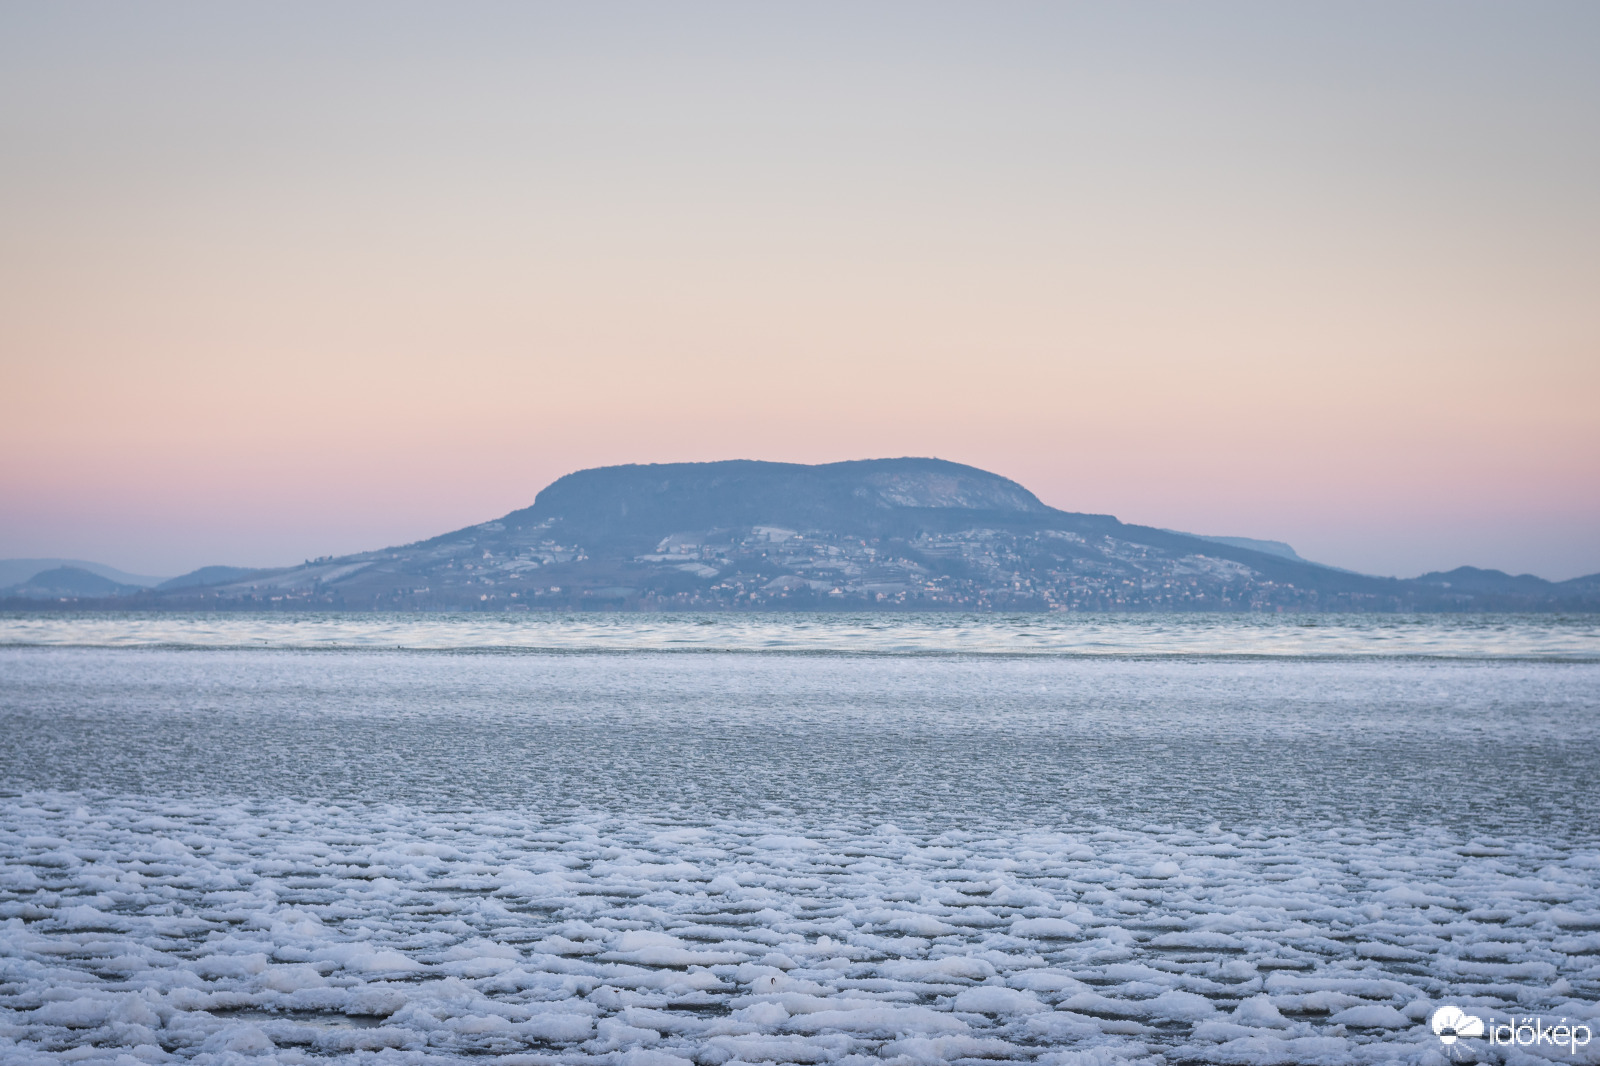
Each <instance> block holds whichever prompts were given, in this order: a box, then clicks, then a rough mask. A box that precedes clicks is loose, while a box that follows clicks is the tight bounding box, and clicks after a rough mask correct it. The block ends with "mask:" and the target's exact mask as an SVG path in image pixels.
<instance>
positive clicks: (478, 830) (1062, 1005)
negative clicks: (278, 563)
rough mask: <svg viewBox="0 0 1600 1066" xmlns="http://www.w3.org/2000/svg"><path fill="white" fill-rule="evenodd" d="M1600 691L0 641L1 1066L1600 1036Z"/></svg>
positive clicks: (644, 1061)
mask: <svg viewBox="0 0 1600 1066" xmlns="http://www.w3.org/2000/svg"><path fill="white" fill-rule="evenodd" d="M1596 647H1597V637H1596V626H1595V623H1594V621H1593V620H1591V619H1557V618H1522V617H1499V618H1495V617H1483V618H1381V617H1379V618H1367V617H1346V618H1323V617H1308V618H1288V617H1280V616H1273V617H1268V618H1221V617H1217V618H1189V619H1171V618H1134V619H1084V618H1042V619H1041V618H1024V617H1019V618H952V617H887V618H885V617H881V616H872V617H864V616H857V617H837V618H835V617H825V616H815V617H805V618H800V619H784V618H779V617H772V616H767V617H755V616H732V617H726V616H719V617H650V616H637V615H635V616H605V617H592V616H586V617H582V618H572V619H561V618H550V617H542V618H536V617H521V618H512V619H502V618H493V619H484V618H477V617H466V618H460V619H451V618H440V617H433V616H430V617H412V616H406V617H384V616H331V617H308V618H303V619H297V618H291V617H284V616H277V615H273V616H209V617H167V616H133V617H117V616H104V615H101V616H83V617H68V616H47V615H40V616H33V617H23V616H14V617H10V618H6V619H0V736H3V737H4V743H3V744H0V1061H5V1062H8V1063H9V1062H13V1061H15V1062H33V1061H38V1062H47V1061H50V1062H54V1061H59V1059H60V1057H61V1056H70V1057H71V1058H72V1059H74V1060H80V1061H105V1062H108V1063H110V1062H123V1063H127V1064H131V1063H133V1062H160V1061H194V1062H201V1063H213V1062H214V1063H224V1062H228V1063H234V1062H263V1061H274V1060H275V1061H280V1062H286V1063H287V1062H320V1061H327V1060H329V1059H340V1060H344V1059H347V1060H350V1061H362V1060H368V1059H370V1060H371V1061H373V1062H380V1061H383V1062H388V1061H395V1062H410V1061H415V1062H424V1061H458V1060H459V1061H466V1060H468V1059H472V1060H474V1061H476V1059H477V1058H478V1057H480V1056H482V1055H484V1054H495V1055H501V1056H506V1057H509V1058H510V1061H513V1062H516V1061H520V1062H524V1063H541V1064H544V1063H574V1064H576V1063H585V1062H595V1063H601V1064H604V1066H684V1064H687V1063H690V1062H693V1063H696V1064H699V1066H723V1064H726V1063H733V1062H763V1061H765V1062H802V1063H824V1062H839V1063H845V1064H848V1066H866V1064H868V1063H883V1062H891V1061H892V1062H896V1063H898V1064H901V1066H912V1064H917V1063H932V1062H945V1061H963V1062H971V1063H974V1064H976V1063H978V1062H994V1061H1018V1062H1039V1063H1042V1064H1044V1066H1068V1064H1070V1063H1112V1062H1120V1061H1129V1062H1149V1063H1161V1062H1166V1063H1171V1062H1217V1063H1297V1062H1309V1063H1317V1062H1326V1063H1345V1062H1351V1063H1355V1062H1361V1063H1368V1062H1376V1061H1399V1062H1415V1063H1424V1062H1437V1061H1443V1060H1441V1059H1440V1057H1439V1056H1440V1055H1441V1054H1442V1053H1443V1045H1442V1044H1441V1042H1440V1041H1439V1040H1438V1039H1437V1038H1436V1037H1434V1036H1433V1034H1432V1033H1431V1032H1430V1031H1429V1030H1428V1028H1427V1024H1426V1022H1427V1019H1428V1018H1429V1017H1430V1015H1431V1012H1432V1010H1433V1009H1434V1008H1436V1007H1437V1006H1439V1005H1440V1004H1443V1003H1447V1002H1448V1003H1454V1004H1458V1005H1463V1006H1465V1007H1468V1008H1470V1009H1472V1010H1475V1011H1477V1012H1478V1013H1480V1014H1482V1015H1484V1016H1485V1017H1490V1016H1499V1017H1505V1016H1508V1015H1509V1014H1510V1013H1513V1012H1521V1013H1523V1014H1527V1013H1529V1012H1532V1013H1537V1014H1539V1015H1540V1016H1545V1015H1549V1016H1551V1017H1552V1018H1554V1017H1566V1018H1567V1019H1568V1020H1569V1022H1570V1021H1572V1020H1574V1019H1578V1020H1582V1019H1588V1020H1589V1022H1590V1023H1597V1022H1600V1019H1597V1018H1596V1017H1595V1015H1596V1009H1595V1003H1596V1000H1597V999H1600V831H1597V826H1600V788H1597V787H1596V786H1595V781H1596V780H1597V771H1600V654H1597V653H1596ZM685 651H690V652H694V654H683V652H685ZM1496 1012H1498V1014H1496ZM1457 1050H1458V1051H1463V1050H1464V1051H1470V1052H1471V1053H1472V1054H1473V1055H1476V1056H1478V1057H1479V1058H1483V1057H1492V1056H1494V1055H1496V1054H1498V1052H1496V1051H1495V1050H1494V1049H1491V1048H1489V1047H1487V1046H1486V1045H1484V1044H1483V1043H1482V1041H1478V1042H1476V1043H1475V1044H1469V1043H1467V1042H1463V1043H1462V1044H1460V1045H1458V1046H1457ZM119 1056H127V1058H126V1059H119ZM1459 1057H1460V1056H1458V1058H1459ZM1559 1061H1569V1062H1570V1061H1579V1062H1596V1061H1600V1048H1594V1046H1593V1045H1591V1048H1590V1049H1588V1050H1584V1051H1582V1052H1581V1053H1579V1054H1576V1055H1568V1056H1566V1057H1564V1058H1561V1059H1559Z"/></svg>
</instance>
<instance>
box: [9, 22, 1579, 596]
mask: <svg viewBox="0 0 1600 1066" xmlns="http://www.w3.org/2000/svg"><path fill="white" fill-rule="evenodd" d="M76 10H77V13H75V14H74V13H70V12H69V13H63V10H62V9H50V8H47V7H40V8H29V9H22V8H17V7H13V8H9V9H6V10H5V11H3V12H0V162H4V164H5V165H4V166H3V167H0V384H3V386H4V395H5V397H6V400H7V402H6V417H5V418H4V419H3V420H0V498H3V499H4V500H5V504H4V507H3V509H0V557H19V556H30V557H31V556H67V557H79V558H89V559H94V560H97V561H101V562H105V563H108V564H111V565H114V566H118V567H122V568H124V569H127V570H130V571H133V572H143V573H157V574H172V573H178V572H182V571H184V570H188V569H192V568H194V567H197V566H201V565H206V564H210V563H230V564H241V565H274V564H283V563H289V562H295V561H298V560H299V559H301V558H305V557H309V556H316V555H324V554H342V553H344V552H349V551H357V550H363V549H370V548H377V547H381V546H384V545H387V544H392V543H400V542H405V541H409V540H414V539H418V538H421V537H425V536H430V535H433V534H436V533H440V532H444V531H446V530H449V529H453V528H457V527H460V526H462V525H466V524H469V523H473V522H478V521H484V520H487V519H489V518H492V517H496V516H498V515H500V514H503V513H505V512H507V511H509V510H512V509H514V508H517V507H521V506H526V505H527V504H528V503H531V502H532V499H533V496H534V494H535V493H536V492H537V491H538V489H539V488H541V487H543V485H545V484H547V483H548V482H549V481H551V480H553V479H554V478H556V477H558V476H560V475H562V474H564V473H567V472H570V471H572V470H575V469H579V468H583V467H590V466H597V465H604V464H609V463H619V462H672V461H686V460H708V459H722V458H759V459H776V460H784V461H794V462H829V461H835V460H840V459H851V458H864V457H872V456H893V455H935V456H939V457H941V458H945V459H951V460H955V461H958V462H966V463H971V464H973V465H976V466H980V467H983V468H985V469H989V470H992V471H994V472H996V473H999V474H1003V475H1005V476H1007V477H1011V478H1014V479H1016V480H1018V481H1020V482H1021V483H1022V484H1024V485H1026V486H1027V487H1028V488H1030V489H1032V490H1033V491H1035V492H1036V493H1038V494H1039V496H1040V497H1041V498H1043V499H1044V500H1045V501H1046V502H1047V503H1050V504H1053V505H1055V506H1058V507H1062V508H1064V509H1067V510H1078V511H1092V512H1097V513H1111V514H1115V515H1117V516H1118V517H1119V518H1122V519H1123V520H1125V521H1131V522H1140V523H1144V524H1150V525H1158V526H1163V527H1167V528H1176V529H1186V530H1190V531H1194V532H1200V533H1208V534H1220V535H1235V536H1254V537H1263V538H1271V539H1281V540H1286V541H1289V542H1290V543H1292V544H1293V545H1294V546H1295V548H1296V549H1298V550H1299V551H1300V553H1301V554H1302V555H1305V556H1306V557H1308V558H1312V559H1316V560H1319V561H1323V562H1327V563H1331V564H1334V565H1340V566H1345V567H1349V568H1352V569H1358V570H1363V571H1366V572H1372V573H1384V574H1400V575H1412V574H1416V573H1421V572H1423V571H1426V570H1433V569H1448V568H1450V567H1453V566H1457V565H1461V564H1472V565H1479V566H1490V567H1498V568H1501V569H1506V570H1509V571H1512V572H1523V571H1531V572H1533V573H1537V574H1540V575H1541V576H1545V577H1550V578H1555V579H1560V578H1566V577H1572V576H1577V575H1579V574H1585V573H1592V572H1595V571H1600V491H1597V490H1600V414H1597V412H1600V403H1597V401H1600V310H1597V305H1600V301H1597V300H1596V299H1595V296H1594V294H1595V293H1596V292H1600V252H1597V251H1596V249H1597V248H1600V240H1597V238H1600V204H1597V198H1596V197H1595V196H1594V195H1593V190H1594V189H1595V188H1600V136H1597V134H1600V73H1597V72H1596V69H1595V64H1593V63H1592V55H1593V46H1594V45H1596V44H1600V39H1597V29H1600V15H1596V14H1595V13H1594V9H1592V8H1585V7H1583V6H1581V5H1568V4H1549V5H1544V6H1536V7H1534V8H1529V9H1522V11H1521V12H1517V11H1508V10H1506V9H1503V8H1496V7H1492V6H1487V5H1484V6H1480V5H1474V4H1467V5H1434V4H1417V5H1409V6H1402V7H1399V8H1380V7H1377V6H1372V7H1355V8H1352V7H1335V6H1332V5H1328V6H1320V7H1311V6H1308V7H1304V8H1300V9H1297V11H1295V12H1286V11H1283V10H1280V9H1276V8H1273V7H1270V6H1266V5H1221V6H1218V7H1216V8H1213V9H1211V10H1210V11H1209V12H1207V13H1200V12H1197V11H1194V10H1188V9H1172V8H1144V7H1137V6H1132V5H1129V6H1126V7H1120V8H1116V9H1076V8H1074V9H1071V10H1070V11H1065V10H1064V9H1057V8H1053V7H1029V6H1020V7H1017V8H1014V9H1010V10H1008V11H1006V12H1004V13H1003V14H996V13H994V12H992V11H991V12H988V13H985V12H982V11H980V10H977V9H965V8H954V7H951V8H947V7H918V8H912V7H897V6H892V5H885V6H883V7H878V8H873V9H871V13H870V14H869V15H860V14H852V12H854V11H856V10H857V9H851V8H845V7H826V6H824V7H814V8H808V9H804V10H803V11H802V9H776V8H772V9H763V11H761V12H752V11H748V10H744V9H737V8H732V7H711V6H692V7H690V8H685V9H681V11H680V13H679V15H678V16H676V17H667V16H665V15H663V14H662V13H660V12H659V11H657V10H655V9H649V8H629V9H627V11H626V16H627V17H626V18H624V17H623V12H622V9H619V8H605V9H595V8H589V9H583V8H576V7H574V8H554V7H539V8H522V7H500V6H498V5H473V6H470V7H464V8H456V9H453V10H449V11H447V10H446V9H442V8H440V9H433V8H425V7H412V6H409V5H398V6H390V7H367V6H363V5H352V6H350V7H347V8H343V9H341V10H340V11H339V12H336V13H328V12H323V11H320V10H318V9H316V8H313V7H309V6H306V7H302V6H294V5H289V6H285V5H276V6H259V7H253V6H246V7H236V8H231V9H228V11H226V12H223V11H217V10H210V9H207V8H205V7H203V6H192V7H189V6H171V7H162V8H153V7H152V8H131V7H128V8H124V7H109V6H108V7H99V8H87V9H76ZM597 12H598V13H597ZM8 23H9V25H7V24H8ZM1380 30H1381V32H1379V31H1380Z"/></svg>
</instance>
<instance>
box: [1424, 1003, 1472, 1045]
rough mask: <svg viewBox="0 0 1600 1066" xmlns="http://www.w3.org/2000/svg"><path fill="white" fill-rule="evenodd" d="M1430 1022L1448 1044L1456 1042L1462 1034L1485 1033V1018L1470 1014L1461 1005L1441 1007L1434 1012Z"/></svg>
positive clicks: (1441, 1038)
mask: <svg viewBox="0 0 1600 1066" xmlns="http://www.w3.org/2000/svg"><path fill="white" fill-rule="evenodd" d="M1430 1024H1431V1026H1432V1028H1433V1031H1434V1033H1435V1034H1437V1035H1438V1037H1439V1039H1440V1040H1442V1041H1444V1042H1445V1043H1446V1044H1454V1043H1455V1042H1456V1038H1457V1037H1460V1036H1482V1035H1483V1019H1482V1018H1478V1017H1474V1016H1473V1015H1471V1014H1468V1013H1467V1012H1466V1011H1464V1010H1462V1009H1461V1008H1460V1007H1440V1008H1439V1009H1438V1010H1436V1011H1434V1012H1433V1021H1432V1023H1430Z"/></svg>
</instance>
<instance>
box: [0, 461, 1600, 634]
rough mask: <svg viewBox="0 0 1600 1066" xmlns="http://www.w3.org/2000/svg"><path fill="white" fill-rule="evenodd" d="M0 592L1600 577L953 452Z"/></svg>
mask: <svg viewBox="0 0 1600 1066" xmlns="http://www.w3.org/2000/svg"><path fill="white" fill-rule="evenodd" d="M97 576H98V579H99V581H101V582H103V584H98V585H97V584H94V583H93V582H92V581H91V580H90V579H93V578H96V577H97ZM0 597H5V599H6V602H8V603H9V604H10V605H11V606H20V605H24V604H26V605H30V606H34V607H38V606H43V605H45V604H63V605H71V606H74V607H78V608H82V607H85V606H116V607H121V608H147V609H164V608H170V609H181V610H192V609H219V608H221V609H233V608H239V609H262V608H266V609H273V608H293V609H305V608H326V609H336V610H493V611H501V610H546V609H550V610H575V609H576V610H582V609H596V608H610V609H643V610H666V609H680V610H717V609H745V610H789V609H853V610H860V609H877V610H1003V611H1036V610H1101V611H1246V610H1277V609H1284V610H1338V611H1411V610H1421V611H1441V610H1448V611H1595V610H1600V574H1595V575H1591V576H1589V577H1583V578H1577V579H1574V580H1572V581H1564V582H1559V583H1558V582H1550V581H1545V580H1543V579H1541V578H1536V577H1533V576H1531V575H1522V576H1520V577H1513V576H1511V575H1508V574H1504V573H1501V572H1500V571H1498V570H1478V569H1474V568H1472V567H1462V568H1460V569H1457V570H1452V571H1449V572H1447V573H1433V574H1425V575H1423V576H1422V577H1420V578H1415V579H1409V580H1401V579H1396V578H1379V577H1370V576H1367V575H1363V574H1356V573H1352V572H1350V571H1346V570H1340V569H1337V568H1334V567H1329V566H1322V565H1319V564H1317V563H1313V562H1309V561H1307V560H1305V559H1302V558H1301V557H1300V556H1299V555H1298V554H1296V553H1295V551H1294V549H1293V548H1291V547H1289V545H1287V544H1283V543H1281V542H1279V541H1260V540H1251V539H1249V538H1243V537H1201V536H1195V535H1191V534H1187V533H1179V532H1175V531H1172V530H1165V529H1155V528H1152V527H1149V526H1136V525H1128V524H1126V523H1123V522H1119V521H1117V520H1116V519H1115V518H1112V517H1111V516H1109V515H1093V514H1078V513H1074V512H1070V511H1058V510H1056V509H1055V508H1053V507H1048V506H1046V505H1045V504H1044V503H1042V502H1041V501H1040V500H1039V498H1038V497H1036V496H1035V495H1034V494H1033V493H1031V492H1029V491H1028V490H1027V489H1025V488H1023V487H1022V486H1021V485H1019V484H1017V483H1016V482H1014V481H1011V480H1008V479H1006V478H1003V477H1000V476H998V475H996V474H991V473H988V472H986V471H983V470H978V469H976V468H974V467H970V466H962V465H960V464H958V463H950V462H944V461H943V460H938V459H870V460H860V461H857V462H847V463H830V464H826V465H822V466H803V465H799V464H794V463H766V462H754V461H746V460H733V461H728V462H720V463H673V464H662V465H649V466H612V467H601V468H599V469H595V470H584V471H580V472H578V473H575V474H569V475H567V476H566V477H563V478H561V479H560V480H558V481H556V482H554V483H553V484H551V485H550V486H548V487H547V488H546V489H545V490H544V491H543V492H540V493H539V494H538V496H537V497H536V498H535V499H534V502H533V506H531V507H527V508H524V509H522V510H520V511H513V512H511V513H510V514H508V515H506V516H505V517H503V518H500V519H497V520H495V521H492V522H485V523H483V524H481V525H476V526H469V527H467V528H465V529H459V530H456V531H455V532H453V533H446V534H444V535H443V536H439V537H434V538H433V539H431V540H424V541H419V542H417V543H415V544H407V545H404V546H400V547H393V548H385V549H384V550H382V551H373V552H363V553H361V554H357V555H346V556H340V557H337V558H335V557H326V558H321V559H317V560H314V561H308V562H307V563H305V564H304V565H301V566H296V567H289V568H285V569H278V570H244V569H241V568H236V567H206V568H204V569H202V570H198V571H195V572H194V573H193V574H187V575H184V576H183V577H180V578H173V579H171V580H168V581H165V582H161V583H159V584H157V585H155V587H153V588H139V587H133V586H131V585H130V584H127V583H118V582H116V581H114V580H112V579H111V578H108V577H105V576H104V575H95V574H92V573H88V572H87V571H86V570H84V569H83V568H81V567H79V568H76V569H75V568H72V567H57V568H55V569H51V570H47V571H45V572H42V573H39V574H36V575H34V576H32V577H30V578H28V579H27V580H24V581H21V582H20V583H18V584H17V585H14V586H13V587H11V588H9V589H4V590H0Z"/></svg>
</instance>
